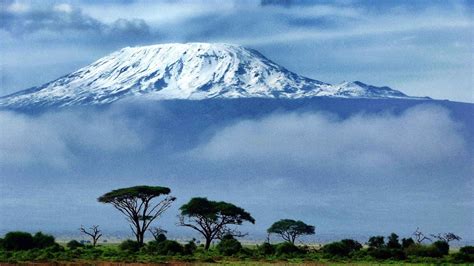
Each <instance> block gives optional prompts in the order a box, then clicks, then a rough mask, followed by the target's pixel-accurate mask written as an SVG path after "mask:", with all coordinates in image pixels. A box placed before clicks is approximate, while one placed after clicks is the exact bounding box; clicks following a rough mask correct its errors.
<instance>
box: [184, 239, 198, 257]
mask: <svg viewBox="0 0 474 266" xmlns="http://www.w3.org/2000/svg"><path fill="white" fill-rule="evenodd" d="M196 249H197V246H196V243H194V239H193V240H191V241H189V242H188V243H186V244H185V245H184V248H183V254H184V255H193V253H194V251H196Z"/></svg>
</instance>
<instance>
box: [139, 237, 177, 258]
mask: <svg viewBox="0 0 474 266" xmlns="http://www.w3.org/2000/svg"><path fill="white" fill-rule="evenodd" d="M145 250H146V251H147V252H148V253H153V254H157V255H176V254H182V253H183V247H182V246H181V245H180V244H179V243H178V242H176V241H173V240H164V241H161V242H157V241H151V242H148V244H147V245H146V247H145Z"/></svg>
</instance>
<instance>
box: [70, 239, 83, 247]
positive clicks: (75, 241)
mask: <svg viewBox="0 0 474 266" xmlns="http://www.w3.org/2000/svg"><path fill="white" fill-rule="evenodd" d="M66 246H67V247H68V248H69V249H76V248H81V247H84V244H82V243H81V242H79V241H77V240H71V241H69V242H67V244H66Z"/></svg>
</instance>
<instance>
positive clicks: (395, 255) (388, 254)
mask: <svg viewBox="0 0 474 266" xmlns="http://www.w3.org/2000/svg"><path fill="white" fill-rule="evenodd" d="M368 254H369V255H370V256H372V257H373V258H376V259H378V260H387V259H395V260H404V259H406V254H405V252H403V250H401V249H389V248H386V247H382V248H377V249H371V250H369V252H368Z"/></svg>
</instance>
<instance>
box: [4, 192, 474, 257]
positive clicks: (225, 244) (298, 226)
mask: <svg viewBox="0 0 474 266" xmlns="http://www.w3.org/2000/svg"><path fill="white" fill-rule="evenodd" d="M170 192H171V190H170V189H169V188H167V187H158V186H154V187H152V186H135V187H128V188H120V189H116V190H112V191H110V192H108V193H106V194H104V195H102V196H100V197H99V198H98V201H99V202H101V203H105V204H110V205H112V206H113V207H114V208H115V209H117V210H118V211H120V212H121V213H122V214H123V215H124V216H125V218H126V221H128V223H129V227H130V228H131V229H132V232H133V235H134V237H135V239H134V240H126V241H124V242H122V243H120V244H115V245H114V244H107V245H98V243H99V239H100V238H101V237H102V235H103V234H102V232H101V230H100V229H99V226H98V225H93V226H91V227H89V228H88V229H86V228H85V227H84V226H81V227H80V229H79V230H80V232H81V233H83V234H84V235H85V236H87V237H89V238H90V239H91V240H90V241H88V243H86V244H84V243H81V242H79V241H76V240H72V241H70V242H68V243H67V244H65V245H60V244H58V243H57V242H56V241H55V238H54V237H53V236H51V235H47V234H43V233H41V232H38V233H36V234H34V235H31V234H30V233H27V232H19V231H17V232H9V233H7V234H6V235H5V236H4V237H3V238H0V263H22V262H51V263H55V262H78V263H85V264H87V263H91V262H131V263H132V262H133V263H136V262H140V263H164V262H173V263H174V262H175V263H179V262H182V263H184V262H193V263H194V262H196V263H214V262H220V263H230V264H242V263H248V264H253V263H257V264H262V263H267V262H268V263H282V262H284V263H288V262H289V263H300V264H304V263H331V264H333V263H347V262H350V263H377V264H380V263H397V264H399V263H430V264H433V263H435V264H440V263H474V247H473V246H465V247H462V248H460V249H459V251H457V252H450V246H449V243H450V242H451V241H458V240H460V239H461V238H460V237H459V236H457V235H455V234H453V233H445V234H438V235H431V238H430V237H427V236H425V235H424V234H423V233H422V232H420V231H419V229H417V230H416V231H415V233H414V234H413V237H414V239H413V238H403V239H401V241H400V240H399V237H398V235H396V234H395V233H392V234H391V235H390V236H388V237H387V238H385V237H383V236H373V237H371V238H370V239H369V241H368V242H367V243H366V247H364V246H363V245H362V244H361V243H359V242H357V241H355V240H352V239H343V240H341V241H337V242H333V243H329V244H326V245H324V246H322V247H320V246H318V247H315V246H307V245H295V241H296V239H297V238H299V237H301V236H304V235H314V234H315V226H313V225H308V224H306V223H304V222H303V221H299V220H292V219H281V220H279V221H276V222H275V223H273V224H272V225H271V226H270V227H269V228H268V229H267V233H268V238H267V241H265V242H264V243H261V244H259V245H252V246H243V245H242V244H241V243H240V242H239V241H238V239H237V238H238V237H244V236H245V235H246V234H244V233H241V232H239V231H238V230H237V229H236V228H237V226H239V225H241V224H242V223H244V222H248V223H251V224H254V223H255V219H254V218H253V217H252V215H251V214H250V213H248V212H247V211H246V210H244V209H243V208H241V207H238V206H236V205H234V204H232V203H228V202H223V201H212V200H208V199H207V198H203V197H196V198H192V199H190V200H189V202H188V203H186V204H184V205H182V206H181V207H180V214H179V223H178V225H180V226H183V227H186V228H190V229H192V230H194V231H195V232H197V233H199V234H200V235H201V236H202V238H203V239H204V243H203V244H199V245H198V244H197V243H196V241H195V240H192V241H190V242H188V243H184V244H183V243H179V242H177V241H174V240H168V239H167V237H166V233H167V232H166V230H164V229H162V228H160V227H153V226H152V222H153V221H155V220H156V219H157V218H159V217H160V216H161V214H162V213H163V212H165V211H166V210H167V209H168V208H169V207H170V206H171V204H172V203H173V202H174V201H175V200H176V198H175V197H174V196H170V195H169V194H170ZM231 226H232V227H231ZM147 232H149V233H151V234H152V235H153V237H154V240H153V241H149V242H145V234H146V233H147ZM272 234H273V235H276V236H278V237H280V238H281V239H282V240H284V242H282V243H278V244H271V243H270V235H272ZM432 238H433V239H435V240H437V241H434V242H433V239H432ZM216 241H217V244H216V245H214V246H212V245H211V244H212V243H213V242H216ZM428 241H430V243H429V244H423V242H428Z"/></svg>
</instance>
